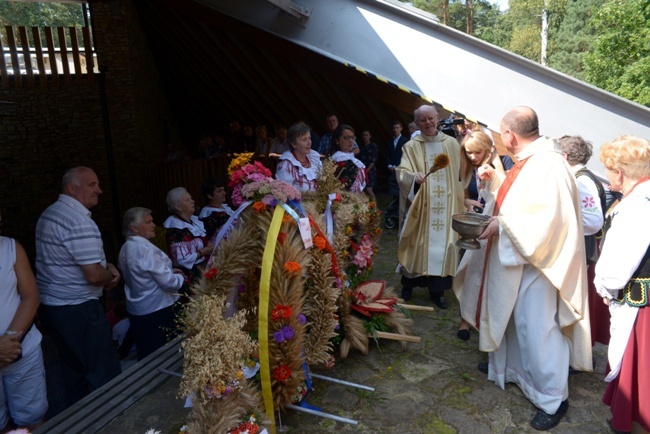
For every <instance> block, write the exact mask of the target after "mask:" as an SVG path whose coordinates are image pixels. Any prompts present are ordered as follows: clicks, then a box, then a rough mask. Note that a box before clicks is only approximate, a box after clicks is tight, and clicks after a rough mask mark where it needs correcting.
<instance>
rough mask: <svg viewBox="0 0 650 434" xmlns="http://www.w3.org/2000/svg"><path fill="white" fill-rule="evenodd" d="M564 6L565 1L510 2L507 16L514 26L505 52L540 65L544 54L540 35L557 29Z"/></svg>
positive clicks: (513, 0)
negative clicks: (511, 52)
mask: <svg viewBox="0 0 650 434" xmlns="http://www.w3.org/2000/svg"><path fill="white" fill-rule="evenodd" d="M566 3H567V0H510V9H509V10H508V12H507V13H506V15H507V17H508V18H507V19H508V20H511V21H512V23H513V31H512V39H511V41H510V46H509V47H508V49H509V50H510V51H513V52H515V53H517V54H520V55H522V56H524V57H526V58H528V59H531V60H534V61H536V62H541V63H543V61H544V59H545V58H546V55H547V53H546V48H545V45H546V43H545V36H543V35H545V34H547V32H551V34H552V33H553V32H554V31H555V29H557V27H558V26H559V23H560V22H561V21H562V17H563V15H564V8H565V6H566ZM543 21H544V22H543ZM543 24H544V25H543ZM533 30H535V31H533ZM533 48H534V49H533ZM543 48H544V49H543Z"/></svg>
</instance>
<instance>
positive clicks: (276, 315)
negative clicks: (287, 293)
mask: <svg viewBox="0 0 650 434" xmlns="http://www.w3.org/2000/svg"><path fill="white" fill-rule="evenodd" d="M291 313H292V310H291V306H288V305H286V304H278V305H276V306H275V307H274V308H273V311H272V312H271V319H273V321H275V322H278V321H280V320H282V319H286V318H289V317H290V316H291Z"/></svg>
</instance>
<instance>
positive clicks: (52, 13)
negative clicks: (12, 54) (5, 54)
mask: <svg viewBox="0 0 650 434" xmlns="http://www.w3.org/2000/svg"><path fill="white" fill-rule="evenodd" d="M83 25H84V19H83V9H82V7H81V5H80V4H79V3H34V2H16V1H6V0H0V38H2V42H3V45H4V43H6V42H7V33H6V29H5V26H14V27H16V26H25V27H40V28H43V27H65V28H68V27H82V26H83ZM27 37H28V38H29V42H30V44H33V43H34V41H33V37H32V33H31V32H28V36H27ZM66 43H67V44H70V35H69V34H68V32H67V31H66ZM17 44H18V45H20V41H19V40H18V41H17Z"/></svg>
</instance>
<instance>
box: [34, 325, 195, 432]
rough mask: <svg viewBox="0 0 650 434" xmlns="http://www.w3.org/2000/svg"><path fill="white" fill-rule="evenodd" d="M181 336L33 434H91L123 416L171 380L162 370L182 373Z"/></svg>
mask: <svg viewBox="0 0 650 434" xmlns="http://www.w3.org/2000/svg"><path fill="white" fill-rule="evenodd" d="M181 341H182V337H178V338H176V339H174V340H173V341H171V342H169V343H168V344H167V345H165V346H163V347H161V348H159V349H157V350H156V351H154V352H153V353H151V354H150V355H148V356H147V357H145V358H144V359H143V360H141V361H140V362H138V363H137V364H135V365H134V366H132V367H131V368H129V369H127V370H126V371H124V372H122V374H120V375H118V376H117V377H115V378H114V379H113V380H111V381H110V382H108V383H107V384H105V385H104V386H102V387H100V388H99V389H97V390H95V391H94V392H92V393H91V394H89V395H88V396H86V397H84V398H83V399H81V400H80V401H78V402H76V403H75V404H73V405H72V406H70V407H69V408H67V409H66V410H64V411H63V412H61V413H59V414H58V415H56V416H55V417H53V418H52V419H50V420H49V421H47V422H46V423H45V424H43V425H41V426H40V427H38V428H37V429H36V430H34V431H33V433H34V434H45V433H47V434H58V433H61V434H76V433H84V434H92V433H95V432H97V431H99V430H100V429H101V428H103V427H104V426H106V425H107V424H108V423H109V422H110V421H111V420H113V419H115V418H116V417H118V416H120V415H121V414H122V413H123V412H124V411H125V410H127V409H128V408H129V407H131V406H132V405H133V404H135V403H136V402H138V400H139V399H140V398H142V397H143V396H145V395H147V394H148V393H149V392H151V391H153V390H154V389H156V388H157V387H158V386H160V385H161V384H162V383H163V382H165V381H166V380H168V379H169V375H168V374H166V373H162V372H161V371H160V370H161V369H163V370H168V371H180V370H181V369H182V367H183V352H182V350H181V346H180V343H181Z"/></svg>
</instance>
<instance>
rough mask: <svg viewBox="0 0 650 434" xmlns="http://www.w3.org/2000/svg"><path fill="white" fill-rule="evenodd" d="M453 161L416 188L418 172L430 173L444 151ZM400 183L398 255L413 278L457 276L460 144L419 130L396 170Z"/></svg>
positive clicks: (406, 272)
mask: <svg viewBox="0 0 650 434" xmlns="http://www.w3.org/2000/svg"><path fill="white" fill-rule="evenodd" d="M443 153H444V154H447V156H448V157H449V165H448V166H447V167H446V168H444V169H442V170H439V171H438V172H436V173H434V174H432V175H430V176H428V177H427V178H426V180H425V181H424V183H423V184H421V185H420V186H419V189H418V190H417V192H415V187H416V184H415V175H416V174H417V173H418V172H421V173H424V174H426V173H428V172H429V169H430V168H431V166H432V165H433V161H434V160H435V158H436V156H437V155H439V154H443ZM396 171H397V181H398V183H399V187H400V213H404V215H400V238H399V244H398V248H397V258H398V260H399V263H400V268H401V272H402V273H403V274H404V275H405V276H407V277H416V276H454V275H455V274H456V266H457V264H458V248H457V247H456V246H455V242H456V240H457V238H458V236H457V234H456V233H455V232H454V231H453V230H452V229H451V216H452V215H453V214H456V213H459V212H462V211H461V210H462V206H463V187H462V185H461V183H460V181H459V173H460V145H459V144H458V142H457V141H456V139H454V138H452V137H450V136H448V135H446V134H443V133H440V132H439V133H438V134H437V135H436V136H435V137H429V136H425V135H423V134H419V135H417V136H416V137H414V138H413V139H412V140H411V141H409V142H407V143H406V144H405V145H404V147H403V148H402V161H401V162H400V165H399V166H398V167H397V169H396Z"/></svg>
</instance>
